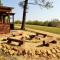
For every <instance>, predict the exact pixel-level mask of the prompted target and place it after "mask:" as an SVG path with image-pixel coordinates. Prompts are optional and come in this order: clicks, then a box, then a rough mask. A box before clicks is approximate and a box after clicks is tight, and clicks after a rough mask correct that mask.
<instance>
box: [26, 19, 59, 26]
mask: <svg viewBox="0 0 60 60" xmlns="http://www.w3.org/2000/svg"><path fill="white" fill-rule="evenodd" d="M26 24H30V25H39V26H49V27H60V21H59V20H58V19H53V20H51V21H44V22H42V21H37V20H36V21H27V22H26Z"/></svg>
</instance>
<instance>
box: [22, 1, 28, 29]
mask: <svg viewBox="0 0 60 60" xmlns="http://www.w3.org/2000/svg"><path fill="white" fill-rule="evenodd" d="M27 5H28V0H25V1H24V7H23V18H22V25H21V30H24V29H25V20H26V10H27Z"/></svg>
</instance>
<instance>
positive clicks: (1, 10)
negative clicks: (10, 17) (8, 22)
mask: <svg viewBox="0 0 60 60" xmlns="http://www.w3.org/2000/svg"><path fill="white" fill-rule="evenodd" d="M12 9H13V8H12V7H7V6H0V12H11V10H12Z"/></svg>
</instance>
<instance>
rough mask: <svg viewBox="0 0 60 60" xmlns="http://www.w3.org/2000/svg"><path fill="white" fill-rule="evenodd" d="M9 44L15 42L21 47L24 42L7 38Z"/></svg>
mask: <svg viewBox="0 0 60 60" xmlns="http://www.w3.org/2000/svg"><path fill="white" fill-rule="evenodd" d="M7 40H8V41H7V43H8V44H10V43H11V41H15V42H18V43H19V46H20V45H22V44H23V40H19V39H13V38H7Z"/></svg>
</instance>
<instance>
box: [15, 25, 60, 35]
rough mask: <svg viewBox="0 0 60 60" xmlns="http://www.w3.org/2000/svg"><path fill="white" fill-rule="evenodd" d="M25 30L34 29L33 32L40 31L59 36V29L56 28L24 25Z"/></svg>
mask: <svg viewBox="0 0 60 60" xmlns="http://www.w3.org/2000/svg"><path fill="white" fill-rule="evenodd" d="M15 26H21V25H15ZM19 28H20V27H19ZM26 28H31V29H35V30H42V31H46V32H51V33H55V34H60V28H57V27H46V26H37V25H26Z"/></svg>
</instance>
